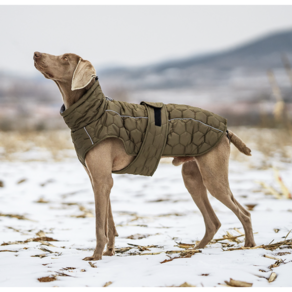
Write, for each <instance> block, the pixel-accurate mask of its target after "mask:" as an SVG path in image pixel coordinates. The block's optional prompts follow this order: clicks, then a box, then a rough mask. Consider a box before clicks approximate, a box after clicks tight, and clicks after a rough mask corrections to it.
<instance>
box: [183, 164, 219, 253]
mask: <svg viewBox="0 0 292 292" xmlns="http://www.w3.org/2000/svg"><path fill="white" fill-rule="evenodd" d="M182 175H183V180H184V183H185V186H186V188H187V190H188V191H189V193H190V194H191V196H192V198H193V200H194V202H195V203H196V205H197V206H198V208H199V209H200V211H201V213H202V215H203V217H204V222H205V226H206V233H205V236H204V237H203V239H202V240H201V241H200V243H199V244H198V245H197V246H196V248H204V247H205V246H206V245H207V243H208V242H209V241H210V240H211V239H212V238H213V237H214V235H215V234H216V232H217V231H218V229H219V228H220V226H221V223H220V221H219V219H218V218H217V216H216V214H215V212H214V210H213V208H212V206H211V204H210V202H209V199H208V196H207V190H206V187H205V186H204V184H203V180H202V176H201V173H200V171H199V168H198V165H197V163H196V162H195V161H191V162H186V163H184V164H183V166H182Z"/></svg>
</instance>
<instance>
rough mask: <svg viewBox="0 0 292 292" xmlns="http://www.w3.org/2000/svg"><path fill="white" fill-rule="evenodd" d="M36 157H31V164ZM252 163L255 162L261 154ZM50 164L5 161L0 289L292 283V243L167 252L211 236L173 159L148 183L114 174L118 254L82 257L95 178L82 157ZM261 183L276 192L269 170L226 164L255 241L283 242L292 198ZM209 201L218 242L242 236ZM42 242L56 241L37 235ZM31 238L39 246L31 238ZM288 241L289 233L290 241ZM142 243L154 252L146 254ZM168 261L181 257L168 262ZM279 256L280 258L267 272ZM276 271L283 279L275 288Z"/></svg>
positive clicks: (285, 169)
mask: <svg viewBox="0 0 292 292" xmlns="http://www.w3.org/2000/svg"><path fill="white" fill-rule="evenodd" d="M33 156H34V155H33V153H32V155H31V154H27V157H28V158H31V157H33ZM254 157H255V158H249V159H250V160H252V159H256V157H257V156H256V155H255V156H254ZM23 160H25V159H23ZM28 160H29V159H28ZM47 160H49V161H28V162H23V161H19V162H8V161H1V162H0V181H1V182H2V184H3V187H0V214H1V216H0V270H1V273H0V286H2V287H5V286H39V287H46V286H59V287H64V286H104V285H105V284H106V285H108V286H110V287H121V286H139V287H141V286H179V285H181V284H183V283H185V282H187V283H188V284H189V285H193V286H199V287H201V286H204V287H206V286H219V287H220V286H221V285H223V284H224V285H225V282H224V281H229V280H230V278H232V279H235V280H239V281H245V282H249V283H252V284H253V287H257V286H264V287H268V286H272V287H275V286H292V277H291V270H292V249H291V246H290V248H289V247H287V246H286V247H285V246H282V247H281V248H278V249H276V250H274V251H271V250H266V249H263V248H258V249H252V250H234V251H226V249H227V248H230V247H240V246H243V240H244V239H243V237H238V239H237V241H239V242H232V241H228V240H224V241H218V242H217V243H210V244H208V245H207V247H206V248H205V249H202V250H201V253H195V254H194V255H193V256H191V257H181V256H180V253H167V252H168V251H184V250H185V249H184V248H183V246H181V247H179V246H177V245H178V243H180V242H182V243H188V244H192V243H195V242H196V241H198V240H200V239H201V238H202V237H203V235H204V232H205V226H204V221H203V218H202V216H201V214H200V212H199V210H198V208H197V207H196V205H195V203H194V202H193V201H192V199H191V196H190V195H189V194H188V192H187V191H186V189H185V187H184V184H183V181H182V178H181V169H180V167H173V166H172V165H171V164H169V163H161V164H160V165H159V167H158V170H157V172H156V173H155V175H154V176H153V177H152V178H150V177H142V176H131V175H114V188H113V190H112V193H111V202H112V209H113V214H114V219H115V223H116V226H117V231H118V233H119V237H116V248H117V253H116V255H115V256H113V257H107V256H104V257H103V259H102V260H101V261H93V262H91V264H90V263H89V262H87V261H83V260H82V259H83V258H84V257H87V256H91V255H92V253H93V250H94V247H95V222H94V203H93V192H92V190H91V185H90V182H89V179H88V177H87V174H86V173H85V171H84V169H83V167H82V166H81V164H80V163H79V162H78V161H77V159H76V158H72V159H71V158H68V159H67V160H65V161H61V162H54V161H50V159H47ZM278 168H279V171H280V174H281V176H282V179H283V181H284V182H285V183H286V185H287V186H288V188H289V189H290V190H291V189H292V182H291V177H292V165H291V164H290V165H289V164H287V163H284V162H281V163H280V162H279V163H278ZM256 181H263V182H265V183H266V184H268V185H272V186H274V187H275V188H276V182H275V179H274V174H273V170H272V169H271V168H267V169H261V168H260V167H253V168H251V167H250V166H249V164H248V163H246V162H238V161H231V162H230V184H231V189H232V191H233V193H234V195H235V197H236V199H237V200H238V201H239V202H240V203H241V204H242V205H243V206H245V205H255V207H254V209H253V210H252V211H250V212H251V214H252V223H253V228H254V232H255V241H256V244H257V245H261V244H269V243H270V242H271V241H272V240H274V242H279V241H283V240H284V238H285V237H286V235H287V234H288V232H289V230H290V229H292V200H288V199H276V198H275V197H274V196H273V195H267V194H265V190H264V189H263V188H262V187H261V186H260V185H259V184H258V183H257V182H256ZM209 197H210V201H211V204H212V206H213V208H214V210H215V212H216V213H217V215H218V218H219V219H220V221H221V223H222V227H221V228H220V230H219V231H218V233H217V234H216V235H215V239H216V238H217V239H218V238H222V237H223V236H224V235H226V233H227V232H229V233H231V234H233V235H234V236H237V235H240V232H242V231H243V228H242V226H241V223H240V222H239V220H238V219H237V217H236V216H235V215H234V214H233V213H232V212H231V211H230V210H229V209H227V208H226V207H225V206H224V205H222V204H221V203H220V202H219V201H217V200H216V199H214V198H213V197H212V196H211V195H209ZM5 214H6V215H21V216H24V218H23V219H28V220H21V218H22V217H18V218H14V217H11V216H10V217H8V216H4V215H5ZM235 228H237V230H235ZM39 231H42V232H39ZM44 236H46V237H50V238H53V239H55V240H57V241H48V240H46V238H41V237H44ZM32 238H34V239H35V240H41V241H31V240H28V241H27V239H32ZM291 238H292V232H291V234H290V235H288V237H287V239H291ZM47 239H48V238H47ZM16 241H20V242H18V243H17V242H16ZM25 241H26V242H25ZM9 242H10V243H9ZM11 242H12V244H11ZM13 242H14V243H13ZM3 243H4V244H3ZM1 244H2V245H1ZM139 246H140V247H139ZM145 246H150V247H148V250H143V249H145V248H143V247H145ZM127 247H128V248H131V249H129V250H127V249H125V248H127ZM39 255H41V256H39ZM264 255H267V256H269V257H264ZM176 257H177V258H176ZM270 257H273V258H276V259H272V258H270ZM171 258H175V259H173V260H172V261H171V260H170V261H165V260H167V259H171ZM277 259H282V260H283V261H280V262H278V264H276V265H275V266H276V267H274V268H273V267H271V265H272V264H275V262H276V260H277ZM272 272H275V273H276V274H277V278H276V280H275V281H273V282H271V283H269V281H268V279H269V277H270V275H271V273H272ZM43 277H50V279H52V280H54V281H51V282H40V281H39V280H38V279H39V278H43Z"/></svg>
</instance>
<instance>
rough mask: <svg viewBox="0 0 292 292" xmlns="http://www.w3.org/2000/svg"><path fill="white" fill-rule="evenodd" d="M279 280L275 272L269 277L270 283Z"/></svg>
mask: <svg viewBox="0 0 292 292" xmlns="http://www.w3.org/2000/svg"><path fill="white" fill-rule="evenodd" d="M276 278H277V274H276V273H275V272H272V273H271V275H270V277H269V283H271V282H274V281H275V280H276Z"/></svg>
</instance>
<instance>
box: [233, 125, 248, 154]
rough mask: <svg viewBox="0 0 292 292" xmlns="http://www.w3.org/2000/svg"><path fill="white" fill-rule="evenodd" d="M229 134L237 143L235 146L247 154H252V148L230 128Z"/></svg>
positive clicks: (234, 142)
mask: <svg viewBox="0 0 292 292" xmlns="http://www.w3.org/2000/svg"><path fill="white" fill-rule="evenodd" d="M228 135H229V137H230V141H231V142H232V143H233V144H234V145H235V147H236V148H237V149H238V150H239V151H240V152H242V153H243V154H245V155H248V156H251V150H250V149H249V148H248V147H247V146H246V144H245V143H244V142H243V141H242V140H241V139H240V138H239V137H238V136H236V135H235V134H234V133H233V132H232V131H230V130H228Z"/></svg>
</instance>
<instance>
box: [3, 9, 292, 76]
mask: <svg viewBox="0 0 292 292" xmlns="http://www.w3.org/2000/svg"><path fill="white" fill-rule="evenodd" d="M0 9H1V18H0V37H1V42H0V52H1V57H0V71H2V72H3V71H6V70H9V71H10V72H16V71H17V72H18V73H21V74H22V73H26V74H38V72H37V71H36V69H35V68H34V66H33V60H32V56H33V52H34V51H40V52H46V53H50V54H54V55H60V54H63V53H76V54H78V55H80V56H82V57H83V58H84V59H87V60H90V61H91V62H92V63H93V64H94V65H95V66H96V70H97V72H98V68H103V67H105V66H107V65H126V66H128V65H130V66H139V65H147V64H151V63H156V62H159V61H164V60H169V59H172V58H180V57H186V56H190V55H195V54H201V53H206V52H212V51H217V50H222V49H226V48H230V47H233V46H236V45H239V44H241V43H244V42H246V41H249V40H252V39H254V38H256V37H258V36H261V35H263V34H266V33H270V32H273V31H277V30H281V29H292V6H1V7H0Z"/></svg>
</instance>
